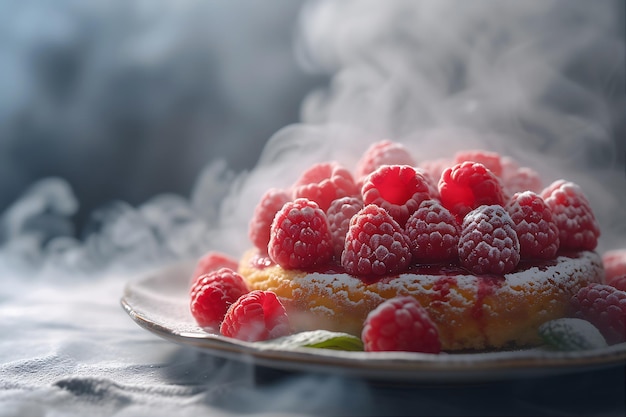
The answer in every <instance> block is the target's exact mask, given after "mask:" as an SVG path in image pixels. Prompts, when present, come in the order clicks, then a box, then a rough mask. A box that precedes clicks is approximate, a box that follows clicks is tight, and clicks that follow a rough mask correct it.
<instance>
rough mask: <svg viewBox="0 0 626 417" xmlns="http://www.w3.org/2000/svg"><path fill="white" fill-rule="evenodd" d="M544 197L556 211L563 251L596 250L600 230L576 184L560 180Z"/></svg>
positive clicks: (544, 193)
mask: <svg viewBox="0 0 626 417" xmlns="http://www.w3.org/2000/svg"><path fill="white" fill-rule="evenodd" d="M541 196H542V197H543V199H544V200H545V201H546V204H547V205H548V206H549V207H550V208H551V209H552V213H553V215H554V221H555V222H556V226H557V227H558V228H559V239H560V240H561V248H564V249H576V250H593V249H595V247H596V246H597V244H598V237H599V236H600V227H599V225H598V222H597V221H596V218H595V216H594V214H593V212H592V211H591V206H590V205H589V202H588V201H587V198H586V197H585V195H584V194H583V191H582V190H581V189H580V187H579V186H578V185H576V184H574V183H573V182H569V181H565V180H557V181H555V182H553V183H552V184H551V185H550V186H548V187H547V188H546V189H545V190H543V192H542V193H541Z"/></svg>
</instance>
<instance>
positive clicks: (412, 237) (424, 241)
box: [404, 200, 461, 263]
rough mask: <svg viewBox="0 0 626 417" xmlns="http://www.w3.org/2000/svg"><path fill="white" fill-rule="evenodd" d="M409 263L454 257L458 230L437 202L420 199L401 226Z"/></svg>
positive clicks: (456, 248)
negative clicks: (409, 251)
mask: <svg viewBox="0 0 626 417" xmlns="http://www.w3.org/2000/svg"><path fill="white" fill-rule="evenodd" d="M404 230H405V232H406V235H407V237H408V238H409V245H410V247H411V253H412V255H413V256H412V259H413V262H424V263H428V262H441V261H448V260H454V259H457V258H458V253H459V252H458V243H459V235H460V233H461V228H460V226H459V224H458V223H457V221H456V219H455V218H454V216H453V215H452V214H451V213H450V212H449V211H448V210H447V209H446V208H445V207H443V206H442V205H441V204H439V202H437V201H435V200H424V201H422V204H420V206H419V208H418V209H417V211H416V212H415V213H413V214H412V215H411V217H409V220H408V221H407V222H406V225H405V226H404Z"/></svg>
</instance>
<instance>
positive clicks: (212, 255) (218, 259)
mask: <svg viewBox="0 0 626 417" xmlns="http://www.w3.org/2000/svg"><path fill="white" fill-rule="evenodd" d="M238 264H239V263H238V262H237V260H236V259H235V258H232V257H230V256H228V255H226V254H224V253H221V252H216V251H209V252H207V253H206V254H204V255H203V256H202V257H200V259H198V262H197V263H196V268H195V269H194V271H193V273H192V274H191V282H192V284H193V283H195V282H196V279H198V277H199V276H201V275H204V274H208V273H209V272H212V271H217V270H218V269H220V268H229V269H232V270H233V271H236V270H237V268H238V266H239V265H238Z"/></svg>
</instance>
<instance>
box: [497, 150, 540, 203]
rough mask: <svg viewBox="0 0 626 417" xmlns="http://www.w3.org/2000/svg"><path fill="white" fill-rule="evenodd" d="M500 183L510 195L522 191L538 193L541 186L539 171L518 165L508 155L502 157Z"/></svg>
mask: <svg viewBox="0 0 626 417" xmlns="http://www.w3.org/2000/svg"><path fill="white" fill-rule="evenodd" d="M501 162H502V184H503V186H504V188H505V190H506V192H507V193H508V194H510V195H513V194H515V193H519V192H522V191H532V192H534V193H540V192H541V190H542V188H543V186H542V183H541V177H540V176H539V173H538V172H537V171H535V170H534V169H532V168H528V167H520V166H519V165H518V164H517V162H515V161H514V160H513V159H511V158H509V157H506V156H505V157H502V160H501Z"/></svg>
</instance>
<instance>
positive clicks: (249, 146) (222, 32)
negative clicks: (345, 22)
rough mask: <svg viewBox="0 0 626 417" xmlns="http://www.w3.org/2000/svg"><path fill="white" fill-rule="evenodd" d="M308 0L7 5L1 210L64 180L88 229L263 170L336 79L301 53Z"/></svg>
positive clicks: (2, 14)
mask: <svg viewBox="0 0 626 417" xmlns="http://www.w3.org/2000/svg"><path fill="white" fill-rule="evenodd" d="M300 7H301V2H300V1H292V0H278V1H271V2H267V3H264V4H260V3H257V2H253V1H246V0H235V1H229V2H222V1H213V0H209V1H194V0H183V1H163V0H156V1H141V0H131V1H127V0H110V1H109V0H106V1H100V0H88V1H75V0H60V1H46V0H27V1H21V0H18V1H13V0H7V1H3V2H1V3H0V67H1V68H2V77H0V209H1V210H5V209H6V208H7V207H8V206H9V205H10V204H11V203H12V202H14V201H15V200H16V199H17V198H18V197H19V196H20V195H21V194H22V193H23V192H24V190H25V189H26V188H27V187H29V186H30V185H32V184H33V183H35V182H36V181H38V180H40V179H42V178H47V177H60V178H62V179H65V180H66V181H67V182H68V184H69V185H70V186H71V188H72V189H73V192H74V193H75V195H76V199H77V200H78V203H79V207H78V211H77V212H76V215H75V216H74V219H75V220H76V223H77V225H79V228H80V227H82V226H83V225H84V223H85V222H86V219H87V218H88V217H89V215H90V213H92V211H93V210H94V209H96V208H98V207H100V206H102V205H103V204H105V203H108V202H109V201H111V200H123V201H126V202H128V203H130V204H132V205H137V204H139V203H142V202H144V201H146V200H147V199H148V198H150V197H152V196H155V195H157V194H161V193H165V192H173V193H180V194H182V195H188V194H189V193H190V191H191V189H192V187H193V184H194V182H195V180H196V178H197V177H198V175H199V174H200V172H201V170H202V168H203V167H204V166H205V165H206V164H207V163H209V162H210V161H212V160H215V159H224V160H225V161H226V162H227V164H228V165H229V166H230V167H232V169H233V170H235V171H241V170H244V169H250V168H251V167H252V166H253V165H254V164H255V163H256V160H257V159H258V156H259V153H260V151H261V149H262V147H263V145H264V143H265V142H266V140H267V139H268V138H269V137H270V136H271V135H272V134H273V133H274V132H275V131H277V130H278V129H279V128H281V127H283V126H285V125H287V124H290V123H293V122H295V121H297V120H298V118H299V111H300V110H299V109H300V103H301V102H302V100H303V97H304V95H305V93H307V92H308V91H310V90H311V89H312V88H313V87H314V86H317V85H319V84H320V83H323V82H324V77H322V76H321V75H313V74H311V73H306V72H304V71H303V70H302V68H301V67H299V66H298V64H297V62H296V57H295V54H294V37H295V33H296V22H297V16H298V13H299V10H300Z"/></svg>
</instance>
